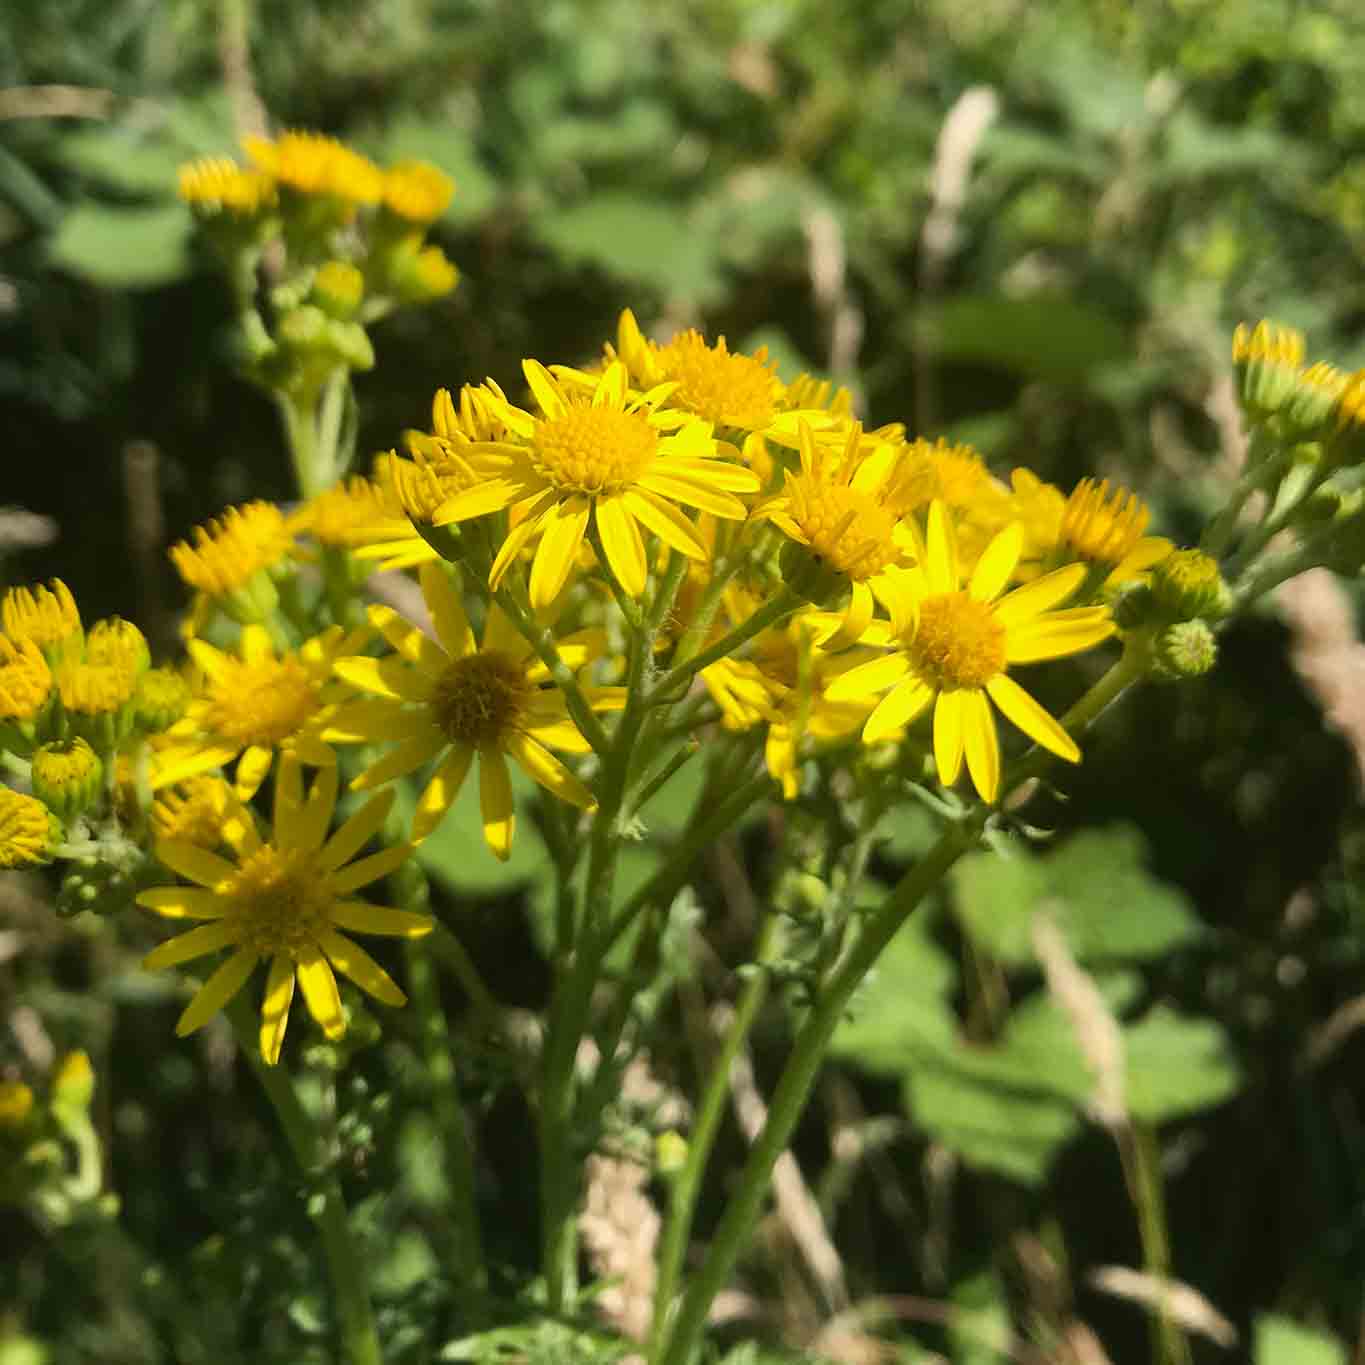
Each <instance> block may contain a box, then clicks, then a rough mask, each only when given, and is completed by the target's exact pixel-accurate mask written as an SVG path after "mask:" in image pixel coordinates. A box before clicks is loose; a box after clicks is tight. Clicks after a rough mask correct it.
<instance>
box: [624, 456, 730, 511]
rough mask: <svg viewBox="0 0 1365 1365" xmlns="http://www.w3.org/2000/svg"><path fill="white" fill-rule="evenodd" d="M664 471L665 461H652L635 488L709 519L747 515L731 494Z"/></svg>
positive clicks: (667, 469)
mask: <svg viewBox="0 0 1365 1365" xmlns="http://www.w3.org/2000/svg"><path fill="white" fill-rule="evenodd" d="M668 471H669V461H668V460H657V461H655V463H654V464H653V465H651V466H650V467H649V468H648V469H647V470H646V471H645V472H644V473H643V474H641V475H640V478H639V480H638V484H639V487H640V488H643V489H646V490H647V491H648V492H650V493H657V494H658V495H659V496H660V497H663V498H670V499H672V501H674V502H680V503H682V504H683V505H684V506H685V507H698V508H700V509H701V510H702V511H703V512H710V513H711V515H712V516H716V517H724V518H725V519H726V520H727V521H743V520H744V518H745V517H747V516H748V515H749V509H748V508H747V507H745V505H744V504H743V503H742V502H740V500H739V499H738V498H737V497H735V495H734V494H733V493H726V492H723V491H722V490H720V489H719V488H715V487H713V486H711V485H710V484H706V483H702V482H700V481H699V480H695V479H691V478H688V477H687V476H686V475H682V474H670V473H669V472H668Z"/></svg>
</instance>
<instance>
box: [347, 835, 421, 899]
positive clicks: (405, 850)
mask: <svg viewBox="0 0 1365 1365" xmlns="http://www.w3.org/2000/svg"><path fill="white" fill-rule="evenodd" d="M411 856H412V845H411V844H395V845H394V846H393V847H392V848H385V849H381V850H380V851H379V852H378V853H371V854H370V856H369V857H368V858H361V859H360V860H359V861H357V862H354V863H347V864H346V866H345V867H343V868H340V869H338V870H337V871H336V872H333V873H332V875H331V876H330V877H328V878H327V889H328V890H329V891H331V892H332V893H333V894H334V895H337V896H344V895H345V894H346V893H347V892H348V891H354V890H355V889H356V888H357V887H360V886H368V885H369V884H370V883H371V882H377V881H378V880H379V879H380V877H387V876H388V875H389V873H390V872H392V871H393V870H394V869H395V868H398V867H401V866H402V865H403V864H404V863H405V862H407V860H408V859H409V858H410V857H411Z"/></svg>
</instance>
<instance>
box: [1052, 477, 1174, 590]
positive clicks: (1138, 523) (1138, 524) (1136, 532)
mask: <svg viewBox="0 0 1365 1365" xmlns="http://www.w3.org/2000/svg"><path fill="white" fill-rule="evenodd" d="M1150 517H1151V513H1150V512H1149V511H1148V510H1147V505H1146V503H1144V502H1143V501H1142V499H1141V498H1139V497H1138V496H1137V494H1136V493H1130V492H1129V491H1128V490H1127V489H1126V488H1122V487H1119V486H1118V485H1115V487H1114V488H1113V490H1112V491H1111V490H1110V487H1109V480H1108V479H1103V480H1101V481H1100V482H1099V483H1096V482H1095V480H1094V479H1082V480H1081V481H1080V483H1078V484H1077V485H1076V487H1075V489H1074V490H1073V492H1072V494H1071V496H1070V497H1069V498H1068V499H1067V500H1066V507H1065V508H1064V509H1063V512H1062V524H1061V528H1060V529H1061V534H1060V544H1061V546H1062V548H1063V550H1064V551H1065V552H1067V553H1068V555H1069V556H1073V557H1075V558H1077V559H1081V560H1084V561H1085V562H1086V563H1087V564H1095V565H1098V566H1100V567H1102V568H1106V569H1108V570H1109V571H1110V576H1111V579H1112V580H1113V581H1116V582H1117V581H1122V580H1123V579H1128V578H1134V577H1136V576H1137V575H1138V574H1139V573H1141V572H1142V571H1143V570H1144V569H1149V568H1151V566H1152V565H1153V564H1156V563H1158V562H1160V561H1161V560H1162V559H1164V558H1165V557H1166V556H1167V555H1168V554H1170V553H1171V551H1172V550H1173V549H1174V548H1175V546H1174V545H1173V544H1172V543H1171V542H1170V541H1169V540H1166V539H1165V538H1164V537H1162V536H1144V535H1143V534H1142V533H1143V531H1145V530H1146V529H1147V522H1148V520H1149V519H1150ZM1120 567H1121V568H1122V570H1123V573H1122V575H1121V576H1120V575H1118V573H1117V570H1118V569H1119V568H1120Z"/></svg>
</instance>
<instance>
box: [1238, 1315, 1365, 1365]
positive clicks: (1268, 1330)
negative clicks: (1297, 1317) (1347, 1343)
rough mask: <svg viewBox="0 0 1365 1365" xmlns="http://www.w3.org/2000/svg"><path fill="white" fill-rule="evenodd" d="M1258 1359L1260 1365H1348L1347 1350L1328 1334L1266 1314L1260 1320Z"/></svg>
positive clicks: (1256, 1334)
mask: <svg viewBox="0 0 1365 1365" xmlns="http://www.w3.org/2000/svg"><path fill="white" fill-rule="evenodd" d="M1254 1359H1255V1361H1256V1365H1346V1350H1345V1348H1344V1347H1343V1346H1342V1345H1341V1343H1340V1342H1338V1341H1337V1340H1336V1339H1335V1338H1334V1337H1330V1336H1328V1335H1327V1334H1326V1333H1324V1332H1315V1331H1312V1330H1311V1329H1310V1328H1307V1327H1301V1326H1300V1325H1299V1324H1298V1323H1297V1322H1294V1321H1293V1320H1292V1319H1291V1318H1283V1317H1279V1316H1277V1315H1274V1314H1270V1313H1266V1314H1264V1315H1262V1316H1261V1317H1258V1318H1257V1319H1256V1326H1255V1357H1254Z"/></svg>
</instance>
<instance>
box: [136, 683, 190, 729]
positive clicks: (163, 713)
mask: <svg viewBox="0 0 1365 1365" xmlns="http://www.w3.org/2000/svg"><path fill="white" fill-rule="evenodd" d="M190 697H191V693H190V685H189V683H188V682H186V681H185V678H184V677H183V675H182V674H180V673H179V672H177V670H175V669H174V668H149V669H148V670H147V671H146V672H145V673H144V674H143V675H142V676H141V677H140V678H139V679H138V680H137V723H138V725H139V726H140V727H141V728H142V730H143V731H144V732H145V733H147V734H159V733H160V732H161V731H162V730H169V729H170V728H171V726H172V725H174V724H175V723H176V721H178V720H179V719H180V718H181V716H183V715H184V714H185V711H186V709H187V708H188V706H189V704H190Z"/></svg>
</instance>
